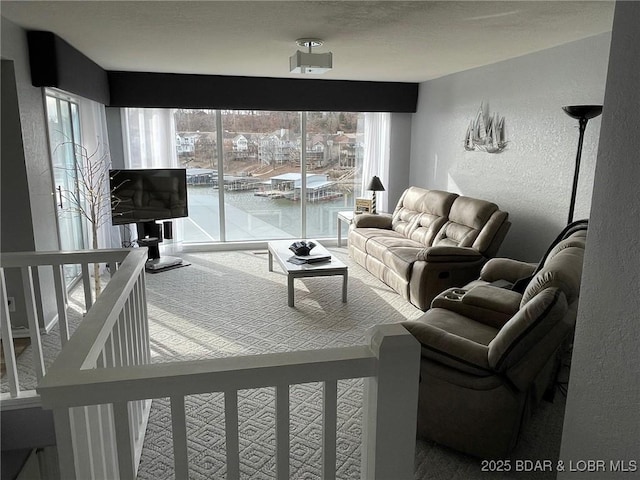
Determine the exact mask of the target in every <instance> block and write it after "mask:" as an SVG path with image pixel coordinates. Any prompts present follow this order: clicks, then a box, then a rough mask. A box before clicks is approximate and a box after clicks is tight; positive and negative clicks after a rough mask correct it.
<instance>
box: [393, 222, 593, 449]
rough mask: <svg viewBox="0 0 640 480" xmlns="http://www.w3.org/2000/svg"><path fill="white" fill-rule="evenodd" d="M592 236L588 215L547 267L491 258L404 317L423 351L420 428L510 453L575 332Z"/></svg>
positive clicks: (456, 442) (453, 442)
mask: <svg viewBox="0 0 640 480" xmlns="http://www.w3.org/2000/svg"><path fill="white" fill-rule="evenodd" d="M585 242H586V223H584V224H582V225H581V227H580V228H577V229H573V230H572V231H569V232H568V235H567V237H566V238H563V239H561V240H560V241H558V243H557V244H555V245H554V246H553V247H552V248H551V249H550V250H549V251H548V252H547V254H546V255H545V257H543V261H542V262H541V263H540V264H539V265H536V264H531V263H524V262H519V261H516V260H511V259H499V258H494V259H492V260H489V262H487V263H486V264H485V266H484V267H483V269H482V272H481V275H480V278H478V279H477V280H475V281H473V282H470V283H469V284H467V285H465V286H463V287H461V288H451V289H448V290H445V291H444V292H442V293H441V294H440V295H438V296H437V297H436V298H435V299H434V300H433V302H432V305H431V309H430V310H429V311H428V312H426V313H425V314H424V315H422V316H421V317H420V318H418V319H417V320H415V321H405V322H403V325H404V326H405V328H406V329H407V330H408V331H409V332H410V333H411V334H413V335H414V337H415V338H416V339H417V340H418V341H419V342H420V344H421V349H422V355H421V365H420V387H419V400H418V405H419V406H418V435H419V436H421V437H423V438H427V439H431V440H434V441H436V442H438V443H441V444H443V445H447V446H449V447H452V448H454V449H456V450H459V451H462V452H465V453H469V454H472V455H476V456H479V457H482V458H487V457H496V458H505V456H506V455H508V454H509V453H510V452H511V451H512V449H513V448H514V446H515V445H516V442H517V440H518V438H519V435H520V432H521V429H522V426H523V424H525V423H526V420H528V418H529V417H530V415H531V412H532V411H533V410H534V408H535V406H536V405H537V404H538V403H539V401H540V399H541V398H542V397H543V395H544V394H545V392H547V391H548V390H549V387H550V386H551V385H553V383H554V381H555V372H556V368H557V365H558V355H557V352H558V350H559V349H560V347H561V346H562V345H563V342H565V341H566V339H567V338H570V334H571V332H572V331H573V328H574V325H575V321H576V312H577V306H578V298H579V292H580V280H581V276H582V264H583V258H584V248H585ZM523 278H524V279H525V282H519V280H522V279H523ZM519 284H523V285H524V290H523V291H522V293H520V292H519V291H518V288H517V285H519Z"/></svg>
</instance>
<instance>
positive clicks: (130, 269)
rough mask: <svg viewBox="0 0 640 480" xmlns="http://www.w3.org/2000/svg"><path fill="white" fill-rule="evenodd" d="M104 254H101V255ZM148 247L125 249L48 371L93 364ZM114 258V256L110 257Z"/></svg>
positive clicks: (142, 267) (91, 366)
mask: <svg viewBox="0 0 640 480" xmlns="http://www.w3.org/2000/svg"><path fill="white" fill-rule="evenodd" d="M103 258H104V257H103ZM146 260H147V248H146V247H144V248H136V249H131V250H128V254H127V256H126V257H125V258H124V260H123V261H122V263H121V264H120V267H119V268H118V271H117V272H116V273H115V274H114V275H113V277H112V278H111V280H109V283H108V284H107V286H106V287H105V289H104V290H103V291H102V293H101V294H100V296H99V297H98V299H97V300H96V302H95V303H94V304H93V306H92V308H91V310H89V311H88V312H87V314H86V316H85V318H84V320H83V321H82V323H81V324H80V326H79V327H78V328H77V330H76V332H75V333H74V334H73V337H71V338H70V339H69V342H68V346H69V348H65V349H64V350H63V351H62V352H61V353H60V355H58V357H57V358H56V360H55V361H54V363H53V364H52V365H51V367H49V373H52V374H53V373H54V372H55V371H56V370H58V369H62V370H73V369H85V368H94V367H95V362H96V360H97V358H98V355H99V354H100V353H101V351H102V348H103V346H104V342H105V341H106V339H107V337H108V336H109V335H110V334H111V328H112V327H113V324H114V323H115V322H116V320H117V317H118V314H119V312H120V311H121V310H122V307H123V306H124V304H125V302H126V301H127V293H128V291H129V290H130V289H131V287H132V285H133V284H134V283H135V282H136V276H135V275H134V273H135V272H137V271H139V270H140V269H144V264H145V262H146ZM112 261H113V259H112Z"/></svg>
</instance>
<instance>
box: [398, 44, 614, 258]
mask: <svg viewBox="0 0 640 480" xmlns="http://www.w3.org/2000/svg"><path fill="white" fill-rule="evenodd" d="M609 43H610V35H609V34H603V35H598V36H595V37H591V38H588V39H585V40H581V41H578V42H573V43H570V44H567V45H563V46H560V47H556V48H552V49H548V50H544V51H542V52H537V53H533V54H530V55H526V56H523V57H519V58H516V59H513V60H508V61H504V62H500V63H496V64H493V65H489V66H486V67H481V68H476V69H472V70H468V71H466V72H461V73H458V74H454V75H449V76H447V77H443V78H439V79H436V80H432V81H429V82H425V83H423V84H421V85H420V96H419V103H418V111H417V113H416V114H414V118H413V122H412V134H411V141H412V144H411V165H410V179H411V182H410V183H411V184H413V185H418V186H422V187H425V188H433V189H441V190H448V191H453V192H456V193H460V194H463V195H467V196H471V197H478V198H482V199H486V200H490V201H493V202H495V203H497V204H498V205H499V206H500V207H501V208H502V209H504V210H506V211H508V212H509V214H510V216H511V221H512V223H513V226H512V227H511V231H510V232H509V234H508V236H507V238H506V240H505V242H504V244H503V247H502V249H501V251H500V252H499V253H500V255H501V256H509V257H515V258H520V259H523V260H529V261H536V260H538V259H539V257H540V256H541V255H542V253H543V252H544V250H545V248H546V246H547V245H548V243H549V242H550V241H551V240H552V239H553V238H555V236H556V235H557V233H558V232H559V231H560V230H561V229H562V227H563V226H564V225H566V221H567V214H568V211H569V201H570V197H571V185H572V182H573V170H574V162H575V156H576V150H577V144H578V128H577V125H578V122H577V120H574V119H572V118H570V117H569V116H567V115H566V114H565V113H564V112H563V111H562V108H561V107H562V106H564V105H578V104H602V102H603V98H604V87H605V80H606V70H607V61H608V53H609ZM481 102H485V103H488V104H489V110H490V113H493V112H498V113H499V114H500V115H503V116H504V117H505V122H506V129H507V139H508V140H509V144H508V147H507V149H506V150H505V151H504V152H502V153H500V154H488V153H484V152H467V151H466V150H465V149H464V147H463V144H464V142H463V141H464V135H465V133H466V130H467V126H468V125H469V122H470V121H471V120H472V119H473V118H474V117H475V115H476V113H477V111H478V109H479V107H480V104H481ZM599 128H600V118H599V117H598V118H596V119H593V120H591V121H590V122H589V124H588V125H587V130H586V134H585V142H584V148H583V152H582V165H581V170H580V182H579V186H578V196H577V202H576V212H575V215H574V218H576V219H579V218H584V217H587V216H588V215H589V205H590V197H591V186H592V184H593V172H594V167H595V159H596V148H597V140H598V134H599Z"/></svg>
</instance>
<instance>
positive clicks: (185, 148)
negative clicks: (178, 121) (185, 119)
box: [176, 133, 199, 156]
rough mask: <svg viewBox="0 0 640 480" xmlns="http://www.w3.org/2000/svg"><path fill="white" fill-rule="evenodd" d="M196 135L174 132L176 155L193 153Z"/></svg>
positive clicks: (197, 135)
mask: <svg viewBox="0 0 640 480" xmlns="http://www.w3.org/2000/svg"><path fill="white" fill-rule="evenodd" d="M198 137H199V134H198V133H178V134H176V152H177V153H178V155H179V156H180V155H193V154H194V153H195V151H196V141H197V139H198Z"/></svg>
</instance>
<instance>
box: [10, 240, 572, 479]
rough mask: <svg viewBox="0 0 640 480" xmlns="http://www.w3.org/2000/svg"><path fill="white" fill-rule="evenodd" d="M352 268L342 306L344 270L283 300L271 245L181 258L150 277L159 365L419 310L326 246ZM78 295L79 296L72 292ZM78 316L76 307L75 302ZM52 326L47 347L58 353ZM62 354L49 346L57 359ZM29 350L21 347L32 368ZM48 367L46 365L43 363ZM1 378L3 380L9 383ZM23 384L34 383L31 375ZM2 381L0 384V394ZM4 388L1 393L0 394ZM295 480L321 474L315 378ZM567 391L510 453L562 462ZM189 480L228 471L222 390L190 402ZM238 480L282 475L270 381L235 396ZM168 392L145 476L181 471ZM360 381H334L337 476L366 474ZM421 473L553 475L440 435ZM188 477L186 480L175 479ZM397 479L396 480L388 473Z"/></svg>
mask: <svg viewBox="0 0 640 480" xmlns="http://www.w3.org/2000/svg"><path fill="white" fill-rule="evenodd" d="M329 250H330V251H331V253H332V254H333V255H335V256H336V257H338V258H339V259H341V260H342V261H343V262H345V263H346V264H347V265H348V266H349V290H348V302H347V303H342V302H341V277H320V278H307V279H302V280H296V281H295V287H296V292H295V307H294V308H290V307H288V306H287V292H286V276H285V275H284V274H283V273H282V272H281V271H280V269H279V267H278V266H277V265H274V271H273V272H268V271H267V254H266V251H236V252H214V253H198V254H185V255H184V256H183V258H184V259H185V260H186V261H188V262H190V263H191V265H190V266H188V267H184V268H178V269H174V270H170V271H166V272H162V273H158V274H153V275H147V300H148V305H149V322H150V334H151V352H152V361H153V362H154V363H162V362H168V361H179V360H196V359H204V358H219V357H229V356H238V355H250V354H260V353H271V352H284V351H293V350H313V349H322V348H327V347H342V346H352V345H361V344H364V343H365V331H366V329H367V328H369V327H370V326H372V325H376V324H381V323H395V322H399V321H402V320H405V319H413V318H416V317H418V316H420V315H421V314H422V312H421V311H419V310H418V309H416V308H414V307H413V306H412V305H411V304H409V303H408V302H406V301H405V300H403V299H402V298H401V297H400V296H399V295H397V294H396V293H395V292H393V291H392V290H391V289H390V288H389V287H387V286H386V285H384V284H383V283H382V282H380V281H378V280H377V279H375V278H374V277H373V276H372V275H370V274H369V273H368V272H366V271H365V270H364V269H362V268H361V267H360V266H358V265H357V264H355V262H353V261H352V260H351V259H350V258H349V257H348V255H347V252H346V248H344V247H342V248H330V249H329ZM72 299H73V295H72ZM70 310H72V312H71V318H72V320H71V321H72V323H76V322H77V321H78V320H79V318H80V316H79V315H77V312H80V311H81V310H82V309H81V306H80V305H79V304H78V305H75V304H74V303H73V301H72V305H71V309H70ZM56 337H57V335H56V334H55V332H53V333H52V334H50V335H46V336H45V338H44V343H45V345H49V347H48V348H45V351H46V352H47V351H49V352H52V351H55V349H56V345H57V342H58V339H57V338H56ZM54 355H55V353H47V357H48V358H53V356H54ZM30 357H31V356H30V355H29V352H28V351H27V352H25V354H23V355H21V359H22V363H24V364H25V365H23V366H21V367H20V369H22V370H24V371H27V370H28V363H30V362H29V358H30ZM47 363H48V362H47ZM3 380H4V379H3ZM26 382H27V384H25V385H24V386H25V387H28V386H29V385H28V380H27V381H26ZM5 389H6V385H3V390H5ZM5 391H6V390H5ZM290 402H291V403H290V409H291V455H290V458H291V478H295V479H320V464H321V444H322V430H321V414H322V391H321V385H320V384H304V385H296V386H293V387H292V388H291V398H290ZM563 413H564V397H563V396H562V395H561V394H559V393H558V394H557V395H556V397H555V401H554V402H553V403H548V402H544V401H543V402H542V403H541V405H540V406H539V407H538V409H537V410H536V412H535V414H534V416H533V419H532V420H531V422H530V423H529V424H528V425H527V426H526V427H525V429H524V432H523V435H522V436H521V439H520V441H519V444H518V445H517V447H516V449H515V451H514V452H513V454H512V455H511V456H510V457H509V458H508V459H506V460H510V461H511V462H512V464H513V463H514V462H515V461H516V460H533V461H536V460H551V461H552V462H554V464H555V462H556V461H557V459H558V453H559V449H560V439H561V434H562V421H563ZM186 415H187V433H188V450H189V462H190V471H189V478H190V479H198V480H199V479H203V480H204V479H218V478H220V479H223V478H226V466H225V436H224V399H223V397H222V394H209V395H194V396H189V397H187V399H186ZM239 422H240V425H239V435H240V459H241V477H242V478H250V479H271V478H275V463H274V454H275V434H274V426H275V395H274V391H273V389H269V388H263V389H257V390H246V391H244V390H243V391H241V392H239ZM170 425H171V416H170V407H169V400H168V399H166V398H164V399H163V398H160V399H155V400H154V401H153V405H152V408H151V414H150V418H149V424H148V428H147V434H146V440H145V445H144V449H143V452H142V458H141V462H140V467H139V472H138V479H140V480H143V479H144V480H162V479H171V478H174V472H173V452H172V443H171V435H170V428H171V427H170ZM361 432H362V381H361V380H352V381H341V382H339V385H338V449H337V476H338V478H341V479H352V478H353V479H355V478H360V442H361ZM415 478H416V479H485V478H486V479H533V478H535V479H538V478H540V479H546V478H555V473H553V472H531V471H529V472H513V471H512V472H502V473H501V472H483V471H482V463H481V459H478V458H474V457H471V456H468V455H464V454H461V453H459V452H456V451H453V450H451V449H448V448H446V447H443V446H440V445H437V444H435V443H434V442H430V441H425V440H418V442H417V446H416V461H415ZM180 480H182V479H180ZM389 480H393V479H389Z"/></svg>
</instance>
